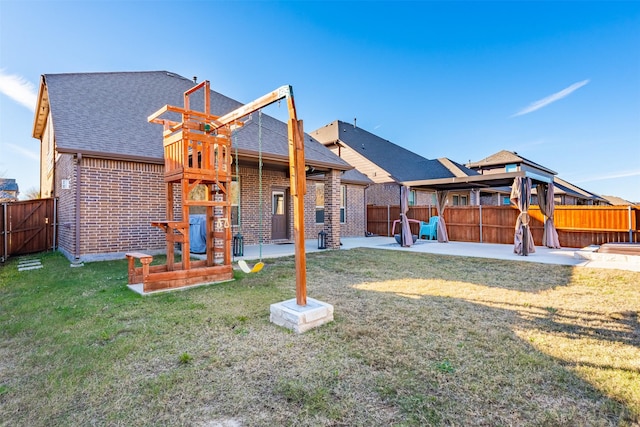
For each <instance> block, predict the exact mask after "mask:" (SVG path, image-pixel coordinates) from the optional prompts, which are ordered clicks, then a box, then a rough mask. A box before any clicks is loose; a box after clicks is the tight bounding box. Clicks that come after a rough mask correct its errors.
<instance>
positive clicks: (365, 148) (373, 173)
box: [311, 120, 477, 206]
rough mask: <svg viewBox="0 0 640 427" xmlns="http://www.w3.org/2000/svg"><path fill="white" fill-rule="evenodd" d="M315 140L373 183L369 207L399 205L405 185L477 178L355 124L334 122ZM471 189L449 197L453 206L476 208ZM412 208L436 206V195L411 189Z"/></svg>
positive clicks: (316, 133)
mask: <svg viewBox="0 0 640 427" xmlns="http://www.w3.org/2000/svg"><path fill="white" fill-rule="evenodd" d="M311 136H313V137H314V138H315V139H317V140H318V141H320V142H321V143H322V144H324V145H325V146H326V147H328V148H329V149H330V150H331V151H333V152H334V153H335V154H337V155H338V156H339V157H340V158H342V159H344V160H345V161H346V162H348V163H349V164H350V165H352V166H353V167H355V168H356V170H358V171H359V172H361V173H362V174H364V175H366V176H367V177H368V178H369V179H371V180H372V181H373V183H372V184H371V185H369V186H368V187H367V189H366V203H367V205H378V206H385V205H399V204H400V187H401V186H402V182H405V181H417V180H426V179H439V178H451V177H461V176H465V177H466V176H469V175H477V172H475V171H473V170H470V169H468V168H466V167H464V166H462V165H460V164H458V163H455V162H453V161H451V160H449V159H446V158H441V159H437V160H429V159H426V158H424V157H422V156H420V155H418V154H416V153H413V152H412V151H409V150H407V149H405V148H403V147H401V146H399V145H396V144H394V143H393V142H390V141H388V140H386V139H383V138H380V137H379V136H377V135H374V134H372V133H371V132H368V131H366V130H364V129H361V128H358V127H357V126H356V125H355V124H351V123H346V122H343V121H340V120H336V121H333V122H331V123H329V124H327V125H325V126H324V127H321V128H320V129H316V130H314V131H312V132H311ZM474 194H475V193H473V192H472V191H470V190H469V189H460V190H456V191H452V192H450V193H449V198H448V200H449V204H454V205H467V204H474V199H473V197H474ZM409 204H410V205H421V206H427V205H435V192H434V190H429V189H410V193H409Z"/></svg>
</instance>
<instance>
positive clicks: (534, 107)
mask: <svg viewBox="0 0 640 427" xmlns="http://www.w3.org/2000/svg"><path fill="white" fill-rule="evenodd" d="M587 83H589V79H587V80H582V81H581V82H578V83H574V84H572V85H571V86H569V87H567V88H565V89H562V90H561V91H560V92H556V93H554V94H553V95H549V96H547V97H546V98H542V99H540V100H538V101H536V102H533V103H531V104H529V106H528V107H525V108H523V109H522V110H520V111H518V112H517V113H515V114H514V115H513V116H511V117H517V116H523V115H525V114H529V113H532V112H534V111H536V110H539V109H541V108H543V107H546V106H547V105H549V104H551V103H553V102H556V101H559V100H561V99H562V98H565V97H567V96H569V95H570V94H571V93H573V92H574V91H576V90H578V89H580V88H581V87H582V86H584V85H586V84H587Z"/></svg>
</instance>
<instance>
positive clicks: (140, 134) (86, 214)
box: [33, 71, 370, 260]
mask: <svg viewBox="0 0 640 427" xmlns="http://www.w3.org/2000/svg"><path fill="white" fill-rule="evenodd" d="M193 86H194V81H192V80H189V79H186V78H184V77H181V76H179V75H176V74H174V73H170V72H166V71H153V72H115V73H70V74H45V75H43V76H42V79H41V83H40V88H39V94H38V102H37V108H36V112H35V118H34V126H33V137H34V138H36V139H39V140H40V141H41V147H40V193H41V195H42V197H56V198H58V218H59V222H58V224H59V231H58V235H59V239H58V243H59V250H60V251H61V252H62V253H64V254H65V255H66V256H67V257H68V258H70V259H79V260H83V259H110V258H118V257H121V256H122V254H123V253H124V252H127V251H132V250H144V251H150V252H153V251H158V252H160V251H162V249H163V248H164V247H165V236H164V233H163V232H162V231H161V230H159V229H157V228H154V227H152V226H151V225H150V223H151V221H157V220H164V219H166V218H167V214H166V212H165V209H166V207H165V201H166V197H167V196H166V194H165V193H166V187H165V184H164V176H163V173H164V153H163V142H162V127H161V126H158V125H155V124H151V123H148V122H147V117H148V116H149V115H150V114H152V113H154V112H155V111H157V110H158V109H160V108H162V107H163V106H165V105H167V104H169V105H175V106H181V105H182V102H183V94H184V92H185V91H187V90H189V89H190V88H192V87H193ZM268 89H271V88H268ZM259 95H260V94H259ZM241 105H242V103H240V102H238V101H235V100H233V99H231V98H228V97H226V96H224V95H221V94H220V93H217V92H215V91H211V111H212V113H213V114H216V115H222V114H225V113H227V112H229V111H232V110H234V109H236V108H238V107H240V106H241ZM201 107H202V106H198V105H197V102H195V103H194V105H192V108H196V109H199V108H201ZM257 116H258V114H253V116H252V117H250V118H249V119H248V120H247V121H246V123H245V126H243V127H242V128H241V129H240V130H238V131H236V134H235V136H234V137H233V144H234V149H235V150H237V156H235V152H234V157H237V163H235V164H234V170H235V167H236V164H237V166H238V167H237V170H235V178H234V182H233V185H232V187H233V188H232V197H233V201H232V205H233V214H232V223H233V224H232V227H233V233H234V234H235V233H236V232H238V231H241V232H242V234H243V236H244V241H245V243H246V244H255V243H257V242H258V241H260V240H261V241H263V242H265V243H270V242H285V241H290V240H291V239H292V238H293V220H292V218H293V208H292V203H291V196H290V194H289V191H288V190H289V176H288V146H287V125H286V124H285V123H283V122H281V121H279V120H277V119H275V118H272V117H270V116H268V115H266V114H260V115H259V116H260V117H257ZM260 154H261V155H262V159H263V170H262V175H261V178H262V179H261V181H262V191H261V192H260V191H259V181H260V175H259V173H258V171H259V168H258V162H257V159H258V156H259V155H260ZM305 160H306V162H305V163H306V165H307V167H308V170H309V175H308V179H307V194H306V195H305V224H307V226H306V227H305V233H306V236H305V237H306V238H316V236H317V234H318V232H319V231H320V230H322V229H324V230H326V231H327V232H328V236H327V243H328V245H329V247H332V248H337V247H339V244H340V236H341V235H343V236H350V235H363V234H364V230H365V224H364V210H365V204H364V203H365V202H364V191H365V188H366V185H368V184H369V183H370V180H368V179H367V178H366V177H365V176H364V175H362V174H360V173H358V172H357V171H354V170H352V169H353V168H352V166H350V165H349V164H348V163H347V162H345V161H344V160H342V159H340V158H339V157H338V156H336V155H335V154H334V153H332V152H331V151H330V150H328V149H327V148H325V147H324V146H323V145H322V144H320V143H319V142H318V141H316V140H315V139H313V138H312V137H310V136H309V135H305ZM319 189H321V190H322V197H321V199H322V201H323V206H318V205H317V200H318V199H319V197H318V195H317V192H318V191H319ZM178 197H179V195H178ZM319 211H322V215H320V214H319V213H318V212H319ZM191 213H192V214H194V213H197V212H191ZM238 213H239V214H240V215H238ZM260 213H262V216H260V215H259V214H260ZM175 214H176V219H178V218H179V216H180V212H176V213H175ZM319 218H321V219H322V221H321V222H318V219H319ZM276 225H277V226H276ZM283 225H284V226H283Z"/></svg>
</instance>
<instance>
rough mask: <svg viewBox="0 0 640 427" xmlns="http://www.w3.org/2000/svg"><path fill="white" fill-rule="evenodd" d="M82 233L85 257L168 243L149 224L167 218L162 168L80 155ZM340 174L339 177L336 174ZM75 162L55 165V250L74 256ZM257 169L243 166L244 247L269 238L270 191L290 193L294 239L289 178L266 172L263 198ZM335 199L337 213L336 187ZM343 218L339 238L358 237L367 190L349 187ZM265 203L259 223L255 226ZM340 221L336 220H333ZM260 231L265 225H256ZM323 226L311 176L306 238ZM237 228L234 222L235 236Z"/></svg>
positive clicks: (67, 159) (69, 158) (66, 159)
mask: <svg viewBox="0 0 640 427" xmlns="http://www.w3.org/2000/svg"><path fill="white" fill-rule="evenodd" d="M80 166H81V186H80V190H81V198H80V215H81V219H82V221H81V230H80V232H81V234H80V255H81V256H82V257H87V256H97V255H102V256H104V257H105V258H107V257H108V254H114V255H115V254H119V253H123V252H127V251H132V250H141V251H149V250H151V251H154V250H163V249H164V247H165V236H164V233H163V232H162V231H161V230H160V229H158V228H155V227H151V225H150V223H151V222H152V221H158V220H166V219H168V218H167V215H166V206H165V204H166V198H167V197H166V184H165V183H164V178H163V170H164V167H163V166H162V165H156V164H146V163H137V162H129V161H119V160H106V159H95V158H86V157H85V158H82V161H81V165H80ZM338 175H339V174H338ZM76 178H77V177H76V159H75V157H74V156H73V155H68V154H63V155H60V156H59V157H58V160H57V164H56V195H57V196H58V198H59V202H58V215H59V224H60V227H59V230H60V231H59V247H60V250H61V251H62V252H63V253H65V254H66V255H67V256H68V257H69V258H72V257H73V256H74V255H75V253H76V248H75V218H76V211H75V209H76V191H75V188H76V182H77V179H76ZM62 179H69V180H70V189H66V190H63V189H62V187H61V180H62ZM172 187H173V191H174V200H175V209H174V219H175V220H178V219H181V208H180V201H181V194H180V186H179V185H177V184H173V185H172ZM258 188H259V176H258V169H257V168H255V167H249V166H243V167H240V191H241V194H242V200H241V205H240V212H241V227H242V235H243V237H244V242H245V244H247V245H251V244H258V243H259V241H260V236H261V235H262V240H263V242H264V243H265V244H266V243H270V242H271V241H272V238H271V219H272V206H271V204H272V200H271V192H272V191H276V190H277V191H284V192H285V194H286V195H287V210H288V230H289V236H288V237H289V239H293V204H292V198H291V195H290V193H289V191H288V190H289V178H288V176H287V174H286V172H285V171H284V170H263V172H262V197H260V195H259V192H258ZM337 197H338V198H337V199H336V202H335V203H337V206H338V218H339V203H340V201H339V185H338V192H337ZM347 203H348V208H347V213H346V215H347V223H345V224H341V227H340V228H341V230H340V232H341V233H342V235H344V236H346V235H356V236H360V235H362V234H363V232H364V231H363V230H364V227H365V224H364V212H365V209H364V187H363V186H347ZM260 207H262V224H260V222H261V221H260V218H261V216H260ZM338 222H339V221H338ZM260 228H262V230H260ZM322 228H323V225H322V224H319V225H317V224H315V181H312V180H308V181H307V193H306V195H305V238H307V239H315V238H317V235H318V232H319V231H320V230H321V229H322ZM237 232H238V227H237V226H233V227H232V233H233V234H235V233H237Z"/></svg>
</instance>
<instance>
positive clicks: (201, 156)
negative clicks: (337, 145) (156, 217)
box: [126, 81, 306, 306]
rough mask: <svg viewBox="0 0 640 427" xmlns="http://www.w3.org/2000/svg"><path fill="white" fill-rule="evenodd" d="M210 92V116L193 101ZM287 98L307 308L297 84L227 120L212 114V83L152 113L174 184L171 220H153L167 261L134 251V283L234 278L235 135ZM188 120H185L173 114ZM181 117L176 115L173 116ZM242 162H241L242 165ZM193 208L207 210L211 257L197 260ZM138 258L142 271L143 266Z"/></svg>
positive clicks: (300, 282) (300, 294)
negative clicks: (199, 190)
mask: <svg viewBox="0 0 640 427" xmlns="http://www.w3.org/2000/svg"><path fill="white" fill-rule="evenodd" d="M200 93H203V95H204V109H203V110H204V111H197V110H194V109H193V108H192V105H193V104H194V102H191V99H190V98H191V97H192V96H195V95H196V94H200ZM284 98H286V99H287V107H288V111H289V121H288V139H289V172H290V186H291V195H292V198H293V208H294V209H293V210H294V238H295V245H296V248H295V257H296V301H297V303H298V304H299V305H302V306H304V305H306V260H305V252H304V216H303V214H304V193H305V188H306V176H305V165H304V139H303V137H304V133H303V130H302V121H298V119H297V116H296V110H295V104H294V101H293V91H292V88H291V86H282V87H280V88H278V89H277V90H275V91H272V92H270V93H268V94H266V95H264V96H262V97H260V98H258V99H256V100H255V101H253V102H250V103H248V104H245V105H243V106H241V107H240V108H237V109H236V110H233V111H231V112H230V113H227V114H225V115H223V116H215V115H212V114H211V111H210V110H211V105H210V88H209V82H208V81H203V82H202V83H200V84H198V85H196V86H194V87H193V88H191V89H189V90H188V91H186V92H185V93H184V107H175V106H170V105H165V106H164V107H163V108H161V109H160V110H158V111H156V112H155V113H153V114H152V115H151V116H149V118H148V120H149V122H151V123H158V124H162V125H163V126H164V132H163V139H164V141H163V142H164V163H165V170H164V181H165V184H166V191H167V199H166V212H167V219H166V220H162V221H153V222H152V223H151V225H152V226H154V227H158V228H160V229H161V230H163V231H164V233H165V236H166V254H167V262H166V264H165V265H150V264H151V262H152V260H153V257H152V256H151V255H147V254H145V253H141V252H130V253H127V254H126V257H127V259H128V262H129V265H128V269H129V284H130V285H132V284H139V283H142V285H143V292H144V293H147V292H152V291H157V290H162V289H175V288H181V287H185V286H191V285H196V284H203V283H213V282H221V281H226V280H231V279H233V267H232V258H231V241H232V233H231V198H230V191H231V182H232V178H233V174H234V172H235V171H234V170H233V169H232V154H233V153H232V140H231V133H232V131H233V130H235V129H237V128H239V127H241V126H242V125H243V121H242V119H243V118H244V117H246V116H248V115H250V114H251V113H253V112H255V111H259V110H260V109H262V108H263V107H265V106H267V105H270V104H272V103H274V102H278V101H280V100H282V99H284ZM171 114H173V116H176V117H177V115H180V117H181V120H180V121H176V120H169V119H167V118H163V117H166V116H168V115H171ZM172 118H173V117H172ZM236 165H237V163H236ZM197 186H204V187H206V191H205V196H204V198H203V200H201V199H202V197H198V200H196V198H195V197H191V196H190V194H192V191H193V190H194V189H195V188H196V187H197ZM191 206H201V207H204V208H205V210H206V215H205V218H206V221H205V222H206V225H205V227H206V257H205V259H203V260H191V259H190V256H189V254H190V245H189V228H190V225H189V211H190V207H191ZM176 243H179V244H180V245H181V251H182V256H181V260H180V261H177V260H176V257H175V246H176ZM136 259H138V260H139V262H140V264H141V266H136V261H135V260H136Z"/></svg>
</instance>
